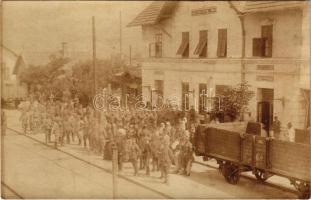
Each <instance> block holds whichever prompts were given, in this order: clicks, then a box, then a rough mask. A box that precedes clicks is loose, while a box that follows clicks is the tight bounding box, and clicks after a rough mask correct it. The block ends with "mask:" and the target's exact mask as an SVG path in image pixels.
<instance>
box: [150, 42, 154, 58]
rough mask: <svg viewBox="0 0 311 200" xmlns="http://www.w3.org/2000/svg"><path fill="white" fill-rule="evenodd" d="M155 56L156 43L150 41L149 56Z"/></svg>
mask: <svg viewBox="0 0 311 200" xmlns="http://www.w3.org/2000/svg"><path fill="white" fill-rule="evenodd" d="M155 56H156V44H155V43H150V44H149V57H155Z"/></svg>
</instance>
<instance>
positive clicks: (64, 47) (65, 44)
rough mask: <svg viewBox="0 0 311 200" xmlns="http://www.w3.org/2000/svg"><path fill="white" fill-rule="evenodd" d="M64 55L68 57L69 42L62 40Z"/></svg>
mask: <svg viewBox="0 0 311 200" xmlns="http://www.w3.org/2000/svg"><path fill="white" fill-rule="evenodd" d="M62 56H63V57H68V49H67V42H62Z"/></svg>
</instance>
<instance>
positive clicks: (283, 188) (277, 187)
mask: <svg viewBox="0 0 311 200" xmlns="http://www.w3.org/2000/svg"><path fill="white" fill-rule="evenodd" d="M8 129H9V130H11V131H13V132H15V133H17V134H18V135H21V136H24V137H26V138H28V139H30V140H33V141H36V142H38V143H40V144H42V145H44V146H47V147H49V148H51V149H54V150H57V151H59V152H61V153H63V154H66V155H68V156H70V157H73V158H75V159H77V160H80V161H82V162H84V163H87V164H89V165H91V166H93V167H96V168H98V169H100V170H103V171H105V172H107V173H110V174H112V170H109V169H106V168H103V167H101V166H98V165H95V164H93V163H91V162H89V161H87V160H84V159H81V158H79V157H77V156H75V155H73V154H71V153H68V152H66V151H63V150H62V149H59V148H58V149H55V148H54V147H52V146H51V145H48V144H46V143H44V142H42V141H40V140H38V139H36V138H33V137H31V136H29V135H27V134H23V133H22V132H21V131H18V130H15V129H12V128H8ZM194 164H197V165H201V166H205V167H208V168H212V169H218V168H217V167H215V166H212V165H209V164H207V163H203V162H199V161H194ZM118 177H119V178H122V179H124V180H126V181H128V182H130V183H133V184H135V185H137V186H140V187H142V188H144V189H147V190H149V191H152V192H154V193H157V194H159V195H161V196H163V197H165V198H167V199H174V198H173V197H171V196H169V195H167V194H165V193H163V192H161V191H158V190H156V189H154V188H150V187H148V186H146V185H143V184H141V183H139V182H137V181H135V180H132V179H130V178H128V177H126V176H124V175H121V174H118ZM241 178H245V179H249V180H251V181H257V179H256V178H254V177H251V176H248V175H245V174H241ZM224 181H225V180H224ZM260 184H264V185H267V186H269V187H273V188H276V189H279V190H282V191H285V192H290V193H293V194H297V191H296V190H294V189H289V188H287V187H283V186H280V185H277V184H273V183H270V182H263V183H260ZM7 188H8V189H9V190H10V191H12V192H13V193H14V194H16V195H17V196H18V197H21V196H20V195H19V194H18V193H17V192H16V191H14V190H12V189H11V188H9V187H7ZM21 198H22V197H21Z"/></svg>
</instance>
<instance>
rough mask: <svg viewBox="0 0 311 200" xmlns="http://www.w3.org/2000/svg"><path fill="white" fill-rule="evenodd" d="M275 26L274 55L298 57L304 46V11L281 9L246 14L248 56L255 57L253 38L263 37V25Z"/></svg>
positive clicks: (278, 56)
mask: <svg viewBox="0 0 311 200" xmlns="http://www.w3.org/2000/svg"><path fill="white" fill-rule="evenodd" d="M264 25H272V26H273V41H272V57H275V58H297V57H299V56H300V54H301V47H302V42H303V40H302V11H301V10H298V9H294V10H285V11H284V10H281V11H273V12H266V13H262V12H261V13H257V14H251V15H246V17H245V30H246V57H253V39H254V38H261V37H262V31H261V27H262V26H264Z"/></svg>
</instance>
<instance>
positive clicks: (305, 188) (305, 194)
mask: <svg viewBox="0 0 311 200" xmlns="http://www.w3.org/2000/svg"><path fill="white" fill-rule="evenodd" d="M291 184H293V185H294V187H295V188H296V189H297V190H298V192H299V198H300V199H309V198H310V183H309V182H306V181H297V180H291Z"/></svg>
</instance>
